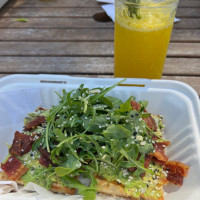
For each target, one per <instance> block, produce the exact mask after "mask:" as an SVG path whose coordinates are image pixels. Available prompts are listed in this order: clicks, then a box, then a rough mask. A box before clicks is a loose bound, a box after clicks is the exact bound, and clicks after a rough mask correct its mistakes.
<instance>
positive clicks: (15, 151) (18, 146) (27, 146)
mask: <svg viewBox="0 0 200 200" xmlns="http://www.w3.org/2000/svg"><path fill="white" fill-rule="evenodd" d="M33 142H34V137H33V136H30V135H26V134H23V133H20V132H19V131H16V132H15V137H14V140H13V144H12V146H11V148H10V149H9V153H10V154H11V155H16V156H22V155H23V154H25V153H28V152H29V151H30V150H31V147H32V143H33Z"/></svg>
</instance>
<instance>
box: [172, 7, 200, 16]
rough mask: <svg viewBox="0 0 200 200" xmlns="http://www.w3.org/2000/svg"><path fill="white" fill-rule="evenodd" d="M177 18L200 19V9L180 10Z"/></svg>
mask: <svg viewBox="0 0 200 200" xmlns="http://www.w3.org/2000/svg"><path fill="white" fill-rule="evenodd" d="M199 7H200V6H199ZM176 17H200V8H178V9H177V13H176Z"/></svg>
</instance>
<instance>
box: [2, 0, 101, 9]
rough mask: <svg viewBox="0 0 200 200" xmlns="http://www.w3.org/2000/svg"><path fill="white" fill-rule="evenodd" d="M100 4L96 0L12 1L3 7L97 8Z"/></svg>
mask: <svg viewBox="0 0 200 200" xmlns="http://www.w3.org/2000/svg"><path fill="white" fill-rule="evenodd" d="M99 6H100V4H99V3H98V2H96V0H92V1H91V0H81V1H80V0H67V1H66V0H52V1H44V0H14V1H9V2H8V3H7V4H6V6H5V7H9V8H10V7H21V8H27V7H33V8H34V7H61V8H63V7H99Z"/></svg>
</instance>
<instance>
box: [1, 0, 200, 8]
mask: <svg viewBox="0 0 200 200" xmlns="http://www.w3.org/2000/svg"><path fill="white" fill-rule="evenodd" d="M99 5H102V4H100V3H97V2H96V0H53V1H42V0H28V1H27V0H12V1H9V2H8V3H7V4H6V6H5V7H8V8H10V7H21V8H27V7H33V8H35V7H61V8H63V7H99ZM199 6H200V1H199V0H180V1H179V7H190V8H195V7H199Z"/></svg>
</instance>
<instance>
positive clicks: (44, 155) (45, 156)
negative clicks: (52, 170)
mask: <svg viewBox="0 0 200 200" xmlns="http://www.w3.org/2000/svg"><path fill="white" fill-rule="evenodd" d="M38 150H39V152H40V153H41V156H40V159H39V162H40V164H41V165H43V166H45V167H49V165H50V164H51V165H52V166H55V165H54V164H53V162H52V161H51V159H50V153H48V152H47V150H46V149H42V147H41V146H40V147H39V149H38Z"/></svg>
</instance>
